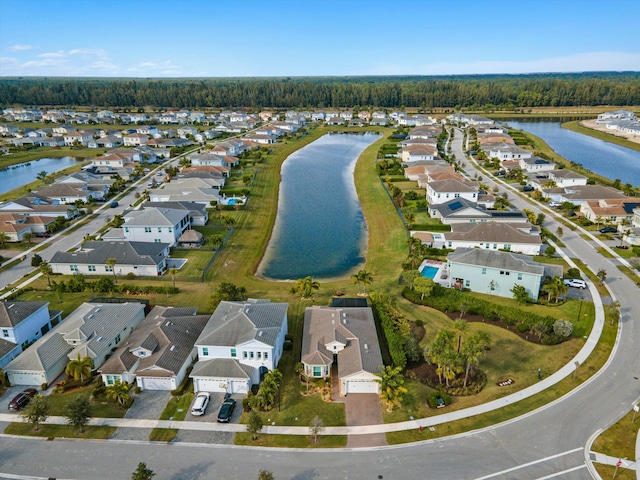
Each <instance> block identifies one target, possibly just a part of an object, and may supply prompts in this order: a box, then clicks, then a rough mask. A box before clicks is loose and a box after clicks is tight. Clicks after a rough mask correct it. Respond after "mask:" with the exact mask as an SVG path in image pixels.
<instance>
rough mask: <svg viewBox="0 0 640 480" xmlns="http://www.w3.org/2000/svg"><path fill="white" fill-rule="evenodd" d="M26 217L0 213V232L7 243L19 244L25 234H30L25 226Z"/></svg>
mask: <svg viewBox="0 0 640 480" xmlns="http://www.w3.org/2000/svg"><path fill="white" fill-rule="evenodd" d="M28 218H29V216H28V215H20V214H16V213H0V232H1V233H4V234H5V235H6V237H5V241H7V242H21V241H23V240H24V237H25V235H26V234H32V233H33V232H32V231H31V226H30V225H28V224H27V219H28Z"/></svg>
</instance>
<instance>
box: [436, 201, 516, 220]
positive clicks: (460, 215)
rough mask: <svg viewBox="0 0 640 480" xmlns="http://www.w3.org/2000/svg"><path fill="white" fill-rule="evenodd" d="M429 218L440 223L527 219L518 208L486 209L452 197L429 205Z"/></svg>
mask: <svg viewBox="0 0 640 480" xmlns="http://www.w3.org/2000/svg"><path fill="white" fill-rule="evenodd" d="M429 213H430V214H431V218H437V219H438V220H440V221H441V222H442V223H444V224H447V225H451V224H453V223H481V222H504V223H521V222H526V221H527V216H526V215H525V214H524V213H523V212H521V211H519V210H506V211H505V210H488V209H486V208H483V207H480V206H478V205H477V204H476V203H474V202H470V201H469V200H465V199H464V198H454V199H452V200H449V201H448V202H445V203H438V204H435V205H430V206H429Z"/></svg>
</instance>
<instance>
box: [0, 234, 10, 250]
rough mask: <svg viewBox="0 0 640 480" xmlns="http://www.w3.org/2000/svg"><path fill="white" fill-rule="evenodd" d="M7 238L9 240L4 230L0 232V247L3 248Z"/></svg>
mask: <svg viewBox="0 0 640 480" xmlns="http://www.w3.org/2000/svg"><path fill="white" fill-rule="evenodd" d="M9 240H11V239H10V238H9V235H7V234H6V233H4V232H0V247H2V248H4V247H5V246H6V245H7V242H8V241H9Z"/></svg>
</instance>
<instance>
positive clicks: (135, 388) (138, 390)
mask: <svg viewBox="0 0 640 480" xmlns="http://www.w3.org/2000/svg"><path fill="white" fill-rule="evenodd" d="M140 392H142V388H140V385H136V386H135V387H133V393H135V394H136V395H140Z"/></svg>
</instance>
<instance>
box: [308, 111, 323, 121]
mask: <svg viewBox="0 0 640 480" xmlns="http://www.w3.org/2000/svg"><path fill="white" fill-rule="evenodd" d="M325 118H326V115H325V113H324V112H322V111H320V110H318V111H315V112H313V113H312V114H311V121H312V122H319V121H321V120H324V119H325Z"/></svg>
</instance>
